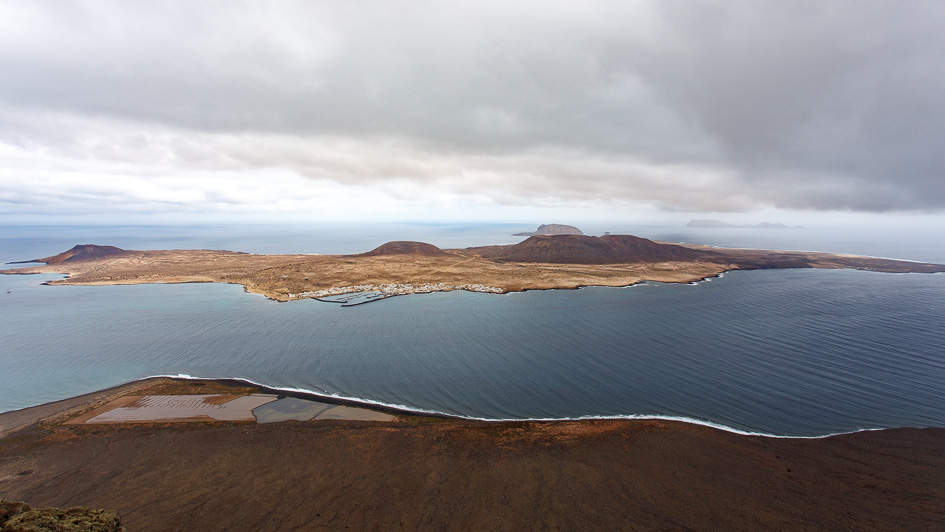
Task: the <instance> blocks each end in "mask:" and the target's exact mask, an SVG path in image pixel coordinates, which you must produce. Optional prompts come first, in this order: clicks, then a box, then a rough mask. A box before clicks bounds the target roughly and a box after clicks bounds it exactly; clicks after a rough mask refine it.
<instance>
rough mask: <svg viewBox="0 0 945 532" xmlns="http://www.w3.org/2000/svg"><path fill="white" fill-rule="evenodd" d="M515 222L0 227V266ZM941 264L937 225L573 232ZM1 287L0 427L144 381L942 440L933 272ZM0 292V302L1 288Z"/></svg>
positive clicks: (497, 229)
mask: <svg viewBox="0 0 945 532" xmlns="http://www.w3.org/2000/svg"><path fill="white" fill-rule="evenodd" d="M523 229H527V228H525V227H523V226H521V225H511V226H504V225H453V226H447V225H388V226H384V227H377V226H367V225H365V226H353V225H348V226H316V227H291V228H276V227H232V226H231V227H174V228H167V227H159V228H154V227H68V228H65V227H6V228H0V231H2V233H0V260H2V261H3V262H7V261H11V260H24V259H30V258H36V257H42V256H47V255H52V254H55V253H58V252H61V251H64V250H66V249H68V248H70V247H72V246H73V245H75V244H86V243H94V244H103V245H104V244H111V245H117V246H120V247H123V248H126V249H169V248H216V249H232V250H238V251H249V252H256V253H296V252H302V253H351V252H360V251H365V250H368V249H371V248H373V247H375V246H377V245H379V244H381V243H383V242H386V241H388V240H395V239H398V240H406V239H410V240H422V241H426V242H430V243H433V244H436V245H439V246H441V247H465V246H472V245H483V244H494V243H512V242H517V241H519V240H520V238H517V237H511V236H510V234H511V233H513V232H516V231H520V230H523ZM584 229H585V230H586V231H588V232H596V233H598V234H599V232H600V231H604V230H609V231H612V232H615V233H618V232H619V233H630V234H637V235H640V236H645V237H649V238H654V239H665V240H675V241H688V242H699V243H706V244H714V245H722V246H735V247H761V248H778V249H807V250H821V251H837V252H847V253H860V254H868V255H874V256H886V257H895V258H905V259H912V260H925V261H934V262H942V263H945V248H943V245H942V244H941V243H942V242H945V230H938V232H937V233H936V232H935V231H926V232H925V233H922V234H915V233H911V232H910V233H907V234H905V235H904V234H897V233H896V232H892V231H890V232H888V233H882V232H876V231H861V232H856V231H849V230H847V231H840V230H836V231H827V230H815V229H796V230H759V229H723V230H709V229H702V230H697V229H686V228H678V227H657V226H652V227H632V226H628V227H607V228H599V229H600V230H599V231H597V229H598V228H584ZM49 278H51V276H2V277H0V411H6V410H12V409H17V408H23V407H27V406H32V405H36V404H40V403H43V402H48V401H53V400H57V399H62V398H65V397H70V396H74V395H78V394H81V393H85V392H90V391H94V390H97V389H101V388H104V387H107V386H112V385H116V384H120V383H123V382H127V381H129V380H133V379H138V378H142V377H146V376H150V375H166V374H170V375H176V374H187V375H192V376H198V377H238V378H244V379H248V380H251V381H254V382H259V383H263V384H266V385H270V386H276V387H289V388H300V389H305V390H311V391H314V392H318V393H327V394H335V395H339V396H344V397H350V398H356V399H361V400H365V401H371V402H378V403H385V404H392V405H402V406H405V407H408V408H411V409H416V410H423V411H435V412H444V413H449V414H457V415H462V416H468V417H474V418H488V419H523V418H576V417H593V416H608V417H609V416H614V417H623V416H626V417H632V416H657V417H681V418H687V419H692V420H697V421H700V422H708V423H713V424H719V425H723V426H726V427H730V428H734V429H737V430H742V431H752V432H764V433H770V434H779V435H792V436H812V435H823V434H829V433H836V432H845V431H852V430H857V429H865V428H881V427H899V426H912V427H928V426H938V427H945V275H941V274H936V275H920V274H880V273H871V272H857V271H846V270H822V271H821V270H781V271H758V272H730V273H727V274H725V276H724V277H722V278H719V279H712V280H710V281H707V282H702V283H698V284H694V285H669V284H661V283H645V284H642V285H637V286H634V287H628V288H600V287H592V288H585V289H581V290H564V291H562V290H554V291H532V292H525V293H519V294H505V295H489V294H473V293H465V292H453V293H443V294H426V295H415V296H406V297H396V298H391V299H387V300H384V301H381V302H377V303H371V304H368V305H361V306H357V307H350V308H341V307H339V306H338V305H331V304H326V303H319V302H316V301H296V302H290V303H276V302H273V301H270V300H268V299H266V298H263V297H261V296H256V295H251V294H247V293H245V292H244V291H243V289H242V287H240V286H235V285H215V284H186V285H142V286H101V287H49V286H41V284H40V283H42V282H43V281H45V280H48V279H49ZM7 289H9V290H10V293H9V294H7V293H6V291H7Z"/></svg>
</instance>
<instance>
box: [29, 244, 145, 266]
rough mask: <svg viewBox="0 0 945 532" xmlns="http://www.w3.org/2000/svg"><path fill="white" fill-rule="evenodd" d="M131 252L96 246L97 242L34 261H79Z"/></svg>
mask: <svg viewBox="0 0 945 532" xmlns="http://www.w3.org/2000/svg"><path fill="white" fill-rule="evenodd" d="M127 253H129V252H128V251H125V250H124V249H121V248H116V247H115V246H96V245H95V244H81V245H78V246H75V247H74V248H72V249H70V250H69V251H65V252H63V253H60V254H58V255H53V256H52V257H46V258H45V259H36V260H35V261H33V262H45V263H46V264H60V263H63V262H79V261H83V260H97V259H105V258H109V257H120V256H122V255H126V254H127Z"/></svg>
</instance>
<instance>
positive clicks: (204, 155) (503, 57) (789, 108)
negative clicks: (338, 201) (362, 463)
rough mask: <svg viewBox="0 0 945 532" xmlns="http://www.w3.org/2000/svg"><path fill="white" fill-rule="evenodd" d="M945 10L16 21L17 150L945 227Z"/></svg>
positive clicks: (189, 11)
mask: <svg viewBox="0 0 945 532" xmlns="http://www.w3.org/2000/svg"><path fill="white" fill-rule="evenodd" d="M942 6H943V4H940V3H938V2H920V1H916V2H908V3H900V2H868V1H867V2H862V1H858V2H777V3H775V2H704V3H700V2H637V3H587V2H580V3H578V2H524V3H507V2H502V3H500V2H475V3H473V2H465V3H455V4H450V3H446V2H425V1H413V2H321V3H313V2H302V3H298V4H293V3H289V2H274V3H271V4H268V3H261V2H218V3H185V2H176V3H161V2H144V3H127V2H114V3H110V2H88V3H59V2H56V3H53V2H49V3H45V2H23V3H19V4H12V3H11V4H6V5H4V6H2V11H3V12H4V13H3V16H2V17H0V18H2V19H3V20H4V22H0V30H2V31H0V71H2V72H4V75H3V76H0V105H2V106H3V108H5V109H7V110H15V113H12V112H11V113H6V115H7V116H5V117H0V142H6V143H8V144H10V145H24V146H33V147H34V148H35V149H41V150H47V151H48V152H50V153H64V154H67V155H69V156H73V157H84V158H93V159H95V158H98V159H106V160H109V161H115V160H125V159H128V158H132V159H133V158H135V157H141V158H142V162H143V163H152V162H154V161H161V162H162V163H166V164H169V165H171V166H174V165H177V166H178V167H181V168H188V167H194V168H200V169H214V168H226V169H229V170H232V169H239V168H241V167H243V168H249V169H252V168H270V167H284V168H289V169H291V170H293V171H296V172H298V173H299V174H302V175H307V176H311V177H317V178H322V179H334V180H337V181H339V182H347V183H372V182H375V183H382V182H383V181H384V180H386V179H391V178H397V179H411V180H415V181H418V182H422V183H429V184H437V185H438V186H443V187H448V188H449V189H450V190H453V191H456V192H459V193H467V192H470V191H479V192H481V191H482V190H483V189H487V190H488V191H489V193H490V194H492V195H493V196H495V197H497V198H501V199H502V200H503V201H507V200H509V198H518V200H519V201H522V202H525V203H527V202H528V201H529V197H530V196H531V195H535V196H538V195H541V196H542V197H555V196H557V197H562V198H569V197H575V198H589V199H590V198H602V199H617V200H620V199H626V200H634V201H644V202H653V203H655V204H658V205H661V206H663V207H665V208H686V209H702V210H726V209H743V208H749V207H752V206H763V205H774V206H779V207H788V208H809V209H823V210H834V209H854V210H878V211H881V210H890V209H920V210H921V209H931V210H941V209H942V208H943V207H945V186H943V184H942V178H943V171H945V156H943V153H945V150H942V149H941V148H940V146H942V145H943V144H945V106H942V105H941V104H940V102H939V100H940V99H941V95H942V94H945V62H943V61H942V60H941V58H942V57H945V8H943V7H942ZM83 121H86V122H83ZM111 124H120V125H121V126H120V127H117V129H116V130H112V129H109V127H110V125H111ZM536 191H540V194H538V193H537V192H536ZM470 193H471V192H470Z"/></svg>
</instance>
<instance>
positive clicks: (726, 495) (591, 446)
mask: <svg viewBox="0 0 945 532" xmlns="http://www.w3.org/2000/svg"><path fill="white" fill-rule="evenodd" d="M0 496H2V497H3V498H10V499H13V500H25V501H27V502H28V503H30V504H33V505H37V506H60V507H62V506H73V505H83V506H91V507H97V508H101V507H105V508H111V509H115V510H117V511H118V512H119V514H120V515H121V519H122V522H124V523H125V524H126V526H127V527H128V530H142V531H149V530H162V531H163V530H168V531H170V530H187V531H190V530H230V531H241V530H247V531H249V530H252V531H255V532H258V531H267V530H272V531H276V530H344V529H348V530H490V531H493V530H792V531H793V530H884V531H888V530H943V527H945V515H943V514H942V501H943V500H945V430H942V429H935V430H915V429H899V430H890V431H880V432H862V433H857V434H849V435H844V436H837V437H832V438H825V439H817V440H792V439H778V438H759V437H749V436H740V435H737V434H731V433H726V432H722V431H717V430H713V429H709V428H704V427H695V426H687V425H683V424H678V423H668V422H656V421H641V422H632V421H625V422H617V421H601V422H580V423H502V424H474V423H452V422H447V423H429V424H426V423H421V424H409V423H390V424H386V423H378V424H371V423H367V422H363V423H362V422H332V421H324V422H313V423H300V422H291V423H272V424H266V425H254V424H253V425H241V424H232V425H224V426H212V425H209V424H207V425H197V426H187V427H181V426H176V427H175V426H166V427H161V426H160V425H152V426H140V425H139V426H128V427H122V426H102V425H98V426H71V427H57V428H50V429H41V428H39V429H27V430H26V431H25V432H20V433H16V434H15V435H13V436H9V437H7V438H4V439H2V440H0Z"/></svg>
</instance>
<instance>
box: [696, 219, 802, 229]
mask: <svg viewBox="0 0 945 532" xmlns="http://www.w3.org/2000/svg"><path fill="white" fill-rule="evenodd" d="M686 227H706V228H713V229H718V228H726V229H727V228H731V229H803V227H801V226H800V225H785V224H783V223H780V222H775V223H772V222H761V223H758V224H747V225H737V224H730V223H728V222H723V221H721V220H689V223H687V224H686Z"/></svg>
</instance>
